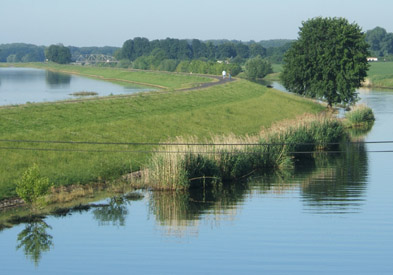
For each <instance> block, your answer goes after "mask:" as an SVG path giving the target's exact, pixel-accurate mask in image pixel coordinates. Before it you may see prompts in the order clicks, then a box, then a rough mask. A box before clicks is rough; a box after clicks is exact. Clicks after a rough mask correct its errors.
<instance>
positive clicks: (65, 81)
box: [0, 68, 152, 105]
mask: <svg viewBox="0 0 393 275" xmlns="http://www.w3.org/2000/svg"><path fill="white" fill-rule="evenodd" d="M149 90H152V89H151V88H146V87H140V86H139V87H138V86H136V85H128V86H121V85H117V84H113V83H110V82H107V81H100V80H97V79H92V78H87V77H81V76H76V75H68V74H62V73H57V72H51V71H45V70H39V69H31V68H0V105H12V104H24V103H27V102H45V101H57V100H65V99H76V98H78V97H76V96H72V95H70V94H72V93H76V92H81V91H89V92H96V93H98V96H108V95H118V94H130V93H136V92H142V91H149Z"/></svg>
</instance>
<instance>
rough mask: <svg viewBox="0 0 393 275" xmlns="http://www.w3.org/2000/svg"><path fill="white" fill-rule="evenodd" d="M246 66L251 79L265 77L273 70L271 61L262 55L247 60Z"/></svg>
mask: <svg viewBox="0 0 393 275" xmlns="http://www.w3.org/2000/svg"><path fill="white" fill-rule="evenodd" d="M245 67H246V70H245V72H246V75H247V77H248V78H250V79H257V78H264V77H265V76H266V75H267V74H269V73H272V72H273V69H272V65H271V64H270V62H269V61H267V60H266V59H263V58H262V57H260V56H257V57H254V58H251V59H249V60H247V62H246V65H245Z"/></svg>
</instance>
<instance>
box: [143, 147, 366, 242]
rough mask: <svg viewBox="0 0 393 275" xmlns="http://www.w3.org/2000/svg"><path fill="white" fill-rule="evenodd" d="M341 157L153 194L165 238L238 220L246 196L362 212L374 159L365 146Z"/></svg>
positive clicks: (310, 208)
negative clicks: (295, 197) (294, 196)
mask: <svg viewBox="0 0 393 275" xmlns="http://www.w3.org/2000/svg"><path fill="white" fill-rule="evenodd" d="M343 150H344V151H343V153H341V154H334V155H333V154H317V155H316V156H315V158H313V159H310V158H307V159H303V160H302V161H299V162H298V163H297V164H296V168H295V170H294V171H293V173H289V174H282V173H281V174H271V175H264V176H261V177H258V178H254V179H252V180H250V181H248V182H243V183H233V184H225V185H219V186H215V187H213V188H211V189H207V188H205V189H198V190H191V191H189V192H152V194H151V196H150V201H149V209H150V213H152V214H154V216H155V218H156V220H157V223H158V225H159V227H160V229H162V230H163V231H164V234H167V235H175V236H179V237H183V236H190V235H195V234H198V227H199V223H200V222H201V221H202V220H203V221H206V220H207V219H213V220H209V222H212V221H213V225H214V226H217V225H218V224H219V223H220V221H222V220H233V219H234V218H235V217H236V215H237V214H238V211H239V208H240V207H241V205H243V204H244V200H245V198H247V197H248V196H251V195H253V196H254V195H256V196H258V197H261V198H263V197H264V196H265V194H268V193H273V194H276V195H278V196H285V194H287V193H291V192H298V193H299V196H300V197H299V198H300V199H301V200H302V201H303V205H304V206H303V211H304V212H307V213H312V214H350V213H359V212H361V210H362V206H363V205H364V201H365V189H366V180H367V176H368V159H367V152H366V146H365V144H363V143H359V144H355V145H351V146H349V145H348V146H345V147H344V148H343Z"/></svg>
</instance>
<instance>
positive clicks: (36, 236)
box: [16, 221, 53, 266]
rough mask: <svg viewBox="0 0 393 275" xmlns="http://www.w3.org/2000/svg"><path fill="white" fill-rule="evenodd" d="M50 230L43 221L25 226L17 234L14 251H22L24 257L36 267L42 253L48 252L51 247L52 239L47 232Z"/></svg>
mask: <svg viewBox="0 0 393 275" xmlns="http://www.w3.org/2000/svg"><path fill="white" fill-rule="evenodd" d="M48 229H52V227H50V226H49V225H48V224H46V223H45V222H44V221H38V222H33V223H29V224H26V226H25V229H23V230H22V232H20V233H19V234H18V239H17V247H16V249H17V250H19V249H22V250H23V252H24V253H25V255H26V257H27V258H29V259H30V260H32V261H33V262H34V264H35V265H36V266H38V264H39V262H40V260H41V257H42V253H44V252H49V251H50V249H51V247H53V241H52V239H53V237H52V236H51V235H50V234H48V232H47V230H48Z"/></svg>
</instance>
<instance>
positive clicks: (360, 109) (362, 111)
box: [345, 104, 375, 128]
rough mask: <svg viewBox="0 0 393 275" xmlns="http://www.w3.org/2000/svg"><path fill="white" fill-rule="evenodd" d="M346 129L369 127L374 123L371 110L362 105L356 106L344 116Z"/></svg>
mask: <svg viewBox="0 0 393 275" xmlns="http://www.w3.org/2000/svg"><path fill="white" fill-rule="evenodd" d="M345 118H346V121H347V122H346V125H347V127H352V128H356V127H365V128H367V127H369V126H370V125H372V124H373V123H374V121H375V116H374V113H373V110H372V109H371V108H370V107H368V106H366V105H364V104H361V105H356V106H355V107H353V108H352V110H351V111H349V112H347V113H346V114H345Z"/></svg>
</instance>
